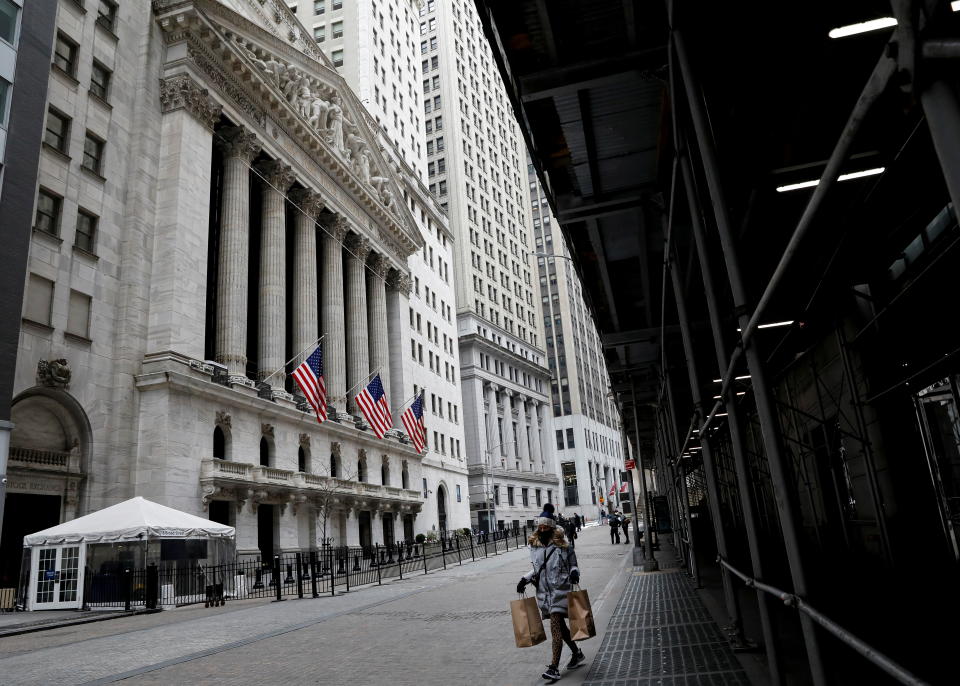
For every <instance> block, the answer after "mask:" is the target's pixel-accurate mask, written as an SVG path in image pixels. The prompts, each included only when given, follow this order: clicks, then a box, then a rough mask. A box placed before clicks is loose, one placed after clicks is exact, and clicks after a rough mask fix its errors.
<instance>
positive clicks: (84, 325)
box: [67, 291, 90, 338]
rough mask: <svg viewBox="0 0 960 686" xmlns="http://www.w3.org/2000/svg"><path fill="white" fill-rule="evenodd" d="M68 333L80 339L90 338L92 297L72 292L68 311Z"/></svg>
mask: <svg viewBox="0 0 960 686" xmlns="http://www.w3.org/2000/svg"><path fill="white" fill-rule="evenodd" d="M67 333H72V334H73V335H74V336H79V337H80V338H90V296H89V295H85V294H84V293H78V292H77V291H70V308H69V310H68V311H67Z"/></svg>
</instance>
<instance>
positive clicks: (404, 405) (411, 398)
mask: <svg viewBox="0 0 960 686" xmlns="http://www.w3.org/2000/svg"><path fill="white" fill-rule="evenodd" d="M426 390H427V388H426V386H424V387H423V388H421V389H420V390H419V391H417V392H416V393H414V394H413V395H411V396H410V397H409V398H407V399H406V400H404V401H403V402H402V403H400V407H406V406H407V405H409V404H410V403H411V402H412V401H414V400H416V399H417V396H420V395H423V393H424V391H426Z"/></svg>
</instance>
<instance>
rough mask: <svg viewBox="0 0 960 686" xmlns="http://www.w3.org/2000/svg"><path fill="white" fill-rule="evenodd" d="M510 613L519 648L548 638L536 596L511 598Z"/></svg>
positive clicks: (514, 635) (527, 646) (533, 644)
mask: <svg viewBox="0 0 960 686" xmlns="http://www.w3.org/2000/svg"><path fill="white" fill-rule="evenodd" d="M510 614H511V615H512V617H513V637H514V638H515V639H516V641H517V647H518V648H529V647H530V646H535V645H537V644H538V643H543V642H544V641H546V640H547V634H546V633H545V632H544V630H543V620H542V619H540V608H539V607H537V599H536V598H520V599H518V600H511V601H510Z"/></svg>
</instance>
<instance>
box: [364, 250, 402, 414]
mask: <svg viewBox="0 0 960 686" xmlns="http://www.w3.org/2000/svg"><path fill="white" fill-rule="evenodd" d="M367 268H368V271H367V327H368V330H369V332H370V345H369V348H368V350H369V353H370V370H371V371H373V370H375V369H379V370H380V380H381V381H382V382H383V392H384V394H385V395H386V396H387V402H390V400H391V399H392V397H393V396H391V395H390V381H391V379H390V339H389V336H388V334H387V284H386V279H387V271H388V270H389V269H390V263H389V262H388V261H387V258H386V257H384V256H383V255H381V254H379V253H371V254H370V259H369V260H367ZM398 340H399V339H398ZM396 411H397V408H396V407H395V406H394V405H393V404H391V405H390V414H391V415H394V414H396Z"/></svg>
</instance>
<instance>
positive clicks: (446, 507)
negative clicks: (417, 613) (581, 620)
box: [288, 0, 470, 531]
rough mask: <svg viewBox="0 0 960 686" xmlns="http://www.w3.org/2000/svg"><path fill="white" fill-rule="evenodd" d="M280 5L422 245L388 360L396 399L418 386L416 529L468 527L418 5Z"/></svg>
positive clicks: (409, 0) (449, 276)
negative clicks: (334, 80) (375, 153)
mask: <svg viewBox="0 0 960 686" xmlns="http://www.w3.org/2000/svg"><path fill="white" fill-rule="evenodd" d="M288 6H289V8H290V10H291V12H293V13H295V14H296V16H297V18H298V19H299V20H300V22H301V23H302V24H303V26H304V29H305V30H306V31H307V32H308V34H309V35H311V36H312V37H313V39H314V40H315V41H316V43H317V46H318V47H320V48H321V49H322V50H323V51H324V52H326V53H327V55H328V56H329V57H330V60H331V62H332V63H333V65H334V66H335V67H336V69H337V71H338V72H339V73H340V74H341V75H342V76H343V78H344V80H345V81H346V83H347V85H349V86H350V88H351V89H352V90H353V91H354V93H356V95H357V97H358V98H359V99H360V101H361V102H362V103H363V104H364V106H365V108H366V111H367V115H368V123H369V124H370V127H371V130H373V131H375V132H376V134H377V141H378V143H379V144H380V146H381V149H382V150H383V152H384V154H385V155H386V156H387V158H388V159H389V160H390V164H391V167H392V169H393V171H394V172H395V174H396V175H397V179H398V182H399V183H400V185H401V188H402V191H403V201H404V203H405V204H406V205H407V206H408V207H409V210H410V213H411V215H412V216H413V219H414V220H415V222H416V224H417V227H418V228H419V230H420V235H421V236H422V238H423V245H422V246H421V247H420V249H419V250H417V251H415V252H414V253H413V254H411V255H410V257H409V267H410V273H411V275H412V279H411V291H410V299H409V308H408V312H407V313H406V314H407V315H408V316H407V317H405V318H404V320H403V321H402V322H398V326H399V327H402V331H403V340H402V344H403V349H404V352H405V354H404V355H398V360H397V362H396V363H397V364H403V365H404V372H405V378H407V379H410V380H411V382H412V391H411V393H408V394H407V395H406V396H405V397H404V398H403V399H402V402H403V403H404V404H405V405H409V404H410V403H411V402H412V400H413V397H414V396H415V395H416V394H418V393H419V392H420V391H421V390H422V391H424V393H425V394H424V420H425V423H426V425H427V451H426V452H425V453H424V455H423V460H422V476H421V482H420V483H419V484H417V487H418V488H420V490H421V494H422V496H423V498H424V501H425V503H424V507H423V510H422V511H421V513H420V514H419V515H418V520H417V524H418V526H421V527H423V528H424V529H425V530H435V531H447V530H451V529H457V528H462V527H466V526H469V524H470V521H469V519H470V517H469V509H468V506H469V499H468V492H467V491H468V484H467V477H466V475H467V468H466V450H465V439H464V428H463V427H464V423H463V400H462V396H461V392H460V383H459V374H458V369H459V357H460V355H459V349H458V347H457V344H456V337H457V328H456V317H455V302H456V295H455V291H454V269H453V265H454V255H455V245H456V237H455V236H454V234H453V233H452V232H451V230H450V222H449V221H448V217H447V207H445V206H441V204H440V202H439V201H438V200H437V198H436V197H435V195H433V194H431V193H430V192H429V190H428V188H427V187H426V185H425V183H424V179H425V178H426V176H425V171H426V149H425V137H424V130H423V124H422V122H423V117H422V114H421V109H420V99H419V91H418V90H417V88H419V78H418V74H419V72H418V63H417V61H416V60H415V58H416V56H417V55H418V51H419V48H418V45H419V42H418V40H416V36H417V33H416V32H417V31H418V29H417V22H416V18H417V16H418V12H419V3H417V2H415V0H343V1H342V2H341V1H340V0H312V1H311V2H303V1H301V2H297V3H288ZM398 330H399V329H398ZM407 346H409V348H407ZM397 349H398V350H399V346H398V348H397ZM399 402H401V401H400V400H399V399H398V407H399ZM399 411H400V410H399V409H398V410H397V411H396V412H397V413H399Z"/></svg>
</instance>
